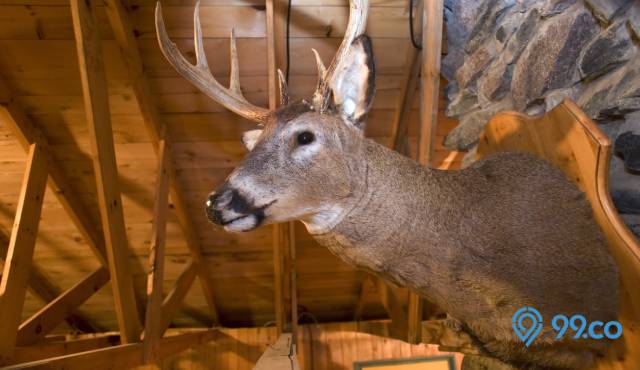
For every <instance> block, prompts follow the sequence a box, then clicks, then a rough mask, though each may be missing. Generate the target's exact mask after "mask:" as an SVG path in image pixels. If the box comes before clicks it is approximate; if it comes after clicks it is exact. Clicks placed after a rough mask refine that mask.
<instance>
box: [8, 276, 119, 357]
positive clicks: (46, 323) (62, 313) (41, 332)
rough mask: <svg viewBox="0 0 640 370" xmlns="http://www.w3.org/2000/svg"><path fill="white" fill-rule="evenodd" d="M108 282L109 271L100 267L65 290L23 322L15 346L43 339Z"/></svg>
mask: <svg viewBox="0 0 640 370" xmlns="http://www.w3.org/2000/svg"><path fill="white" fill-rule="evenodd" d="M108 281H109V271H107V269H105V268H103V267H100V268H98V269H97V270H95V271H94V272H93V273H91V274H90V275H89V276H87V277H86V278H85V279H83V280H82V281H80V282H79V283H77V284H76V285H74V286H72V287H71V288H69V289H67V291H65V292H64V293H62V294H61V295H59V296H58V297H57V298H55V299H54V300H52V301H51V302H49V304H47V305H46V306H44V307H43V308H42V309H41V310H40V311H38V312H37V313H36V314H34V315H33V316H31V317H30V318H29V319H27V320H26V321H25V322H23V323H22V324H21V325H20V327H19V329H18V337H17V341H16V343H17V345H19V346H27V345H31V344H33V343H36V342H37V341H40V340H43V339H44V337H45V336H46V335H47V334H48V333H49V332H50V331H51V330H53V329H55V328H56V327H57V326H58V324H60V322H62V321H64V319H65V318H67V317H68V316H70V315H71V314H72V313H73V312H74V311H75V310H77V309H78V307H80V306H81V305H82V304H83V303H84V302H85V301H86V300H87V299H89V298H90V297H91V296H92V295H93V294H94V293H95V292H97V291H98V290H99V289H100V288H102V287H103V286H104V285H105V284H106V283H107V282H108Z"/></svg>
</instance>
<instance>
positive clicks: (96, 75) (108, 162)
mask: <svg viewBox="0 0 640 370" xmlns="http://www.w3.org/2000/svg"><path fill="white" fill-rule="evenodd" d="M71 13H72V18H73V28H74V32H75V37H76V46H77V52H78V64H79V66H80V77H81V81H82V90H83V97H84V108H85V111H86V115H87V123H88V126H89V135H90V137H91V144H92V150H93V153H92V154H93V157H92V159H93V164H94V172H95V177H96V183H97V189H98V200H99V205H100V214H101V219H102V228H103V231H104V233H105V242H106V246H107V256H108V260H109V269H110V272H111V286H112V288H113V293H114V294H113V296H114V303H115V309H116V316H117V318H118V326H119V328H120V334H121V335H122V342H123V343H133V342H137V341H139V340H140V333H141V331H142V330H141V326H140V322H139V319H138V312H137V309H136V299H135V295H134V290H133V280H132V277H131V271H130V266H129V250H128V242H127V236H126V233H125V224H124V216H123V212H122V199H121V196H120V190H119V183H118V171H117V165H116V158H115V149H114V144H113V132H112V129H111V115H110V111H109V100H108V94H107V85H106V78H105V72H104V65H103V58H102V50H101V47H102V46H101V42H100V34H99V31H98V28H97V26H96V25H97V23H96V15H95V6H94V5H93V4H92V3H91V2H88V1H84V0H71Z"/></svg>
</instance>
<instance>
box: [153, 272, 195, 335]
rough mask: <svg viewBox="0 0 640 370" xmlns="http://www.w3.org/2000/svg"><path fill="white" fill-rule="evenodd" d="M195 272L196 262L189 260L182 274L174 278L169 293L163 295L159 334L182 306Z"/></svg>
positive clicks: (169, 323) (165, 328)
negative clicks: (173, 283) (176, 278)
mask: <svg viewBox="0 0 640 370" xmlns="http://www.w3.org/2000/svg"><path fill="white" fill-rule="evenodd" d="M197 273H198V270H197V266H196V264H195V263H193V262H190V263H189V264H188V265H187V267H186V268H185V269H184V271H183V272H182V274H180V276H178V280H176V283H175V285H174V286H173V289H171V291H170V292H169V294H167V296H166V297H165V299H164V302H162V323H161V326H160V335H162V334H163V333H164V332H165V330H167V328H168V327H169V325H171V320H173V318H174V317H175V316H176V313H178V310H179V309H180V306H182V302H183V301H184V297H185V296H186V295H187V293H188V292H189V289H190V288H191V285H193V280H194V279H195V278H196V274H197Z"/></svg>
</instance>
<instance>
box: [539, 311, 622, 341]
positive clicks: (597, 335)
mask: <svg viewBox="0 0 640 370" xmlns="http://www.w3.org/2000/svg"><path fill="white" fill-rule="evenodd" d="M551 327H552V328H553V329H554V330H555V331H557V332H558V334H557V335H556V340H558V339H562V337H564V335H565V333H566V332H567V329H569V328H571V330H573V332H574V335H573V339H580V338H582V339H588V338H592V339H602V338H605V337H606V338H608V339H618V338H620V337H621V336H622V324H620V323H619V322H618V321H609V322H607V323H604V322H602V321H593V322H591V323H588V322H587V319H586V318H585V317H584V316H583V315H580V314H576V315H573V316H571V317H570V318H567V317H566V316H565V315H555V316H554V317H553V319H552V320H551Z"/></svg>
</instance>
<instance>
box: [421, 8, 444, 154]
mask: <svg viewBox="0 0 640 370" xmlns="http://www.w3.org/2000/svg"><path fill="white" fill-rule="evenodd" d="M443 2H444V1H443V0H433V1H427V2H426V3H425V6H424V16H423V24H424V27H423V28H422V81H421V82H422V84H421V95H422V96H421V104H420V138H419V147H418V162H420V163H421V164H423V165H430V164H431V157H432V154H433V150H434V143H435V138H436V131H437V130H436V126H437V120H438V95H439V93H440V58H441V54H442V19H443V18H444V7H443V6H444V5H443Z"/></svg>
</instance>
